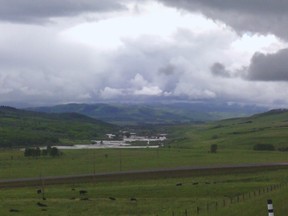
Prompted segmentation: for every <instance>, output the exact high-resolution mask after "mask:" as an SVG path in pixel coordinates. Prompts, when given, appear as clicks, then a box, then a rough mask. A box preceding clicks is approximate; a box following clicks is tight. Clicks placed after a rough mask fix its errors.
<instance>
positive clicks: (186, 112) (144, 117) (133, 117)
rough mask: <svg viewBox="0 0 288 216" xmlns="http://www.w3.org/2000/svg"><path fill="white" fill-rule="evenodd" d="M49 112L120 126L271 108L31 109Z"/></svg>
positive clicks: (87, 106) (121, 106)
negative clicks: (78, 116) (81, 116)
mask: <svg viewBox="0 0 288 216" xmlns="http://www.w3.org/2000/svg"><path fill="white" fill-rule="evenodd" d="M28 110H31V111H37V112H45V113H67V112H69V113H71V112H73V113H79V114H83V115H86V116H89V117H91V118H94V119H99V120H102V121H105V122H109V123H111V124H116V125H151V124H154V125H155V124H179V123H180V124H182V123H202V122H207V121H215V120H220V119H225V118H232V117H243V116H249V115H252V114H255V113H259V112H265V111H267V109H266V108H263V107H257V106H251V105H250V106H248V105H246V106H243V105H238V104H232V105H231V104H230V105H229V104H226V103H210V102H199V103H150V104H149V103H147V104H131V103H122V104H121V103H119V104H116V103H114V104H102V103H99V104H75V103H71V104H62V105H56V106H47V107H33V108H28Z"/></svg>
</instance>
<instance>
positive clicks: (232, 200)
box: [171, 183, 287, 216]
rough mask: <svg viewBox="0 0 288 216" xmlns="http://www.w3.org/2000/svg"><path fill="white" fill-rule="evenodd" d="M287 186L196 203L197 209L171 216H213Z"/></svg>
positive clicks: (268, 187)
mask: <svg viewBox="0 0 288 216" xmlns="http://www.w3.org/2000/svg"><path fill="white" fill-rule="evenodd" d="M286 186H287V183H281V184H273V185H269V186H267V187H263V188H258V189H256V190H254V191H251V192H248V193H243V194H238V195H236V196H231V197H225V198H223V199H219V200H216V201H209V202H202V203H198V204H197V203H196V207H195V206H194V207H193V208H187V209H181V210H173V211H172V212H171V216H195V215H202V214H209V215H213V212H215V211H217V210H219V209H221V208H226V207H228V206H231V205H234V204H237V203H240V202H244V201H247V200H251V199H254V198H256V197H259V196H262V195H264V194H268V193H271V192H273V191H275V190H279V189H281V188H283V187H286Z"/></svg>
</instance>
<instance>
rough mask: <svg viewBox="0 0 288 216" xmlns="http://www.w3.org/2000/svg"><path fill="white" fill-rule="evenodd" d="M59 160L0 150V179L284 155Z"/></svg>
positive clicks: (68, 155) (128, 152)
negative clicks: (29, 156) (25, 155)
mask: <svg viewBox="0 0 288 216" xmlns="http://www.w3.org/2000/svg"><path fill="white" fill-rule="evenodd" d="M63 152H64V155H63V156H61V157H56V158H51V157H39V158H25V157H24V153H23V151H20V150H2V151H0V169H1V179H11V178H25V177H39V176H59V175H61V176H62V175H73V174H89V173H94V172H95V173H101V172H112V171H127V170H143V169H156V168H175V167H179V166H181V167H183V166H204V165H205V166H207V165H217V164H218V165H220V164H241V163H267V162H285V161H288V154H287V152H279V151H273V152H267V151H251V150H237V151H233V150H227V149H226V150H219V151H218V153H216V154H215V153H214V154H213V153H209V152H208V150H201V149H200V150H195V149H193V148H192V149H182V148H180V149H176V148H170V149H169V148H160V149H98V150H84V149H83V150H65V151H63Z"/></svg>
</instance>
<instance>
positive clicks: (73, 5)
mask: <svg viewBox="0 0 288 216" xmlns="http://www.w3.org/2000/svg"><path fill="white" fill-rule="evenodd" d="M0 5H1V6H0V20H2V21H8V22H22V23H25V22H28V23H29V22H35V23H42V22H47V21H48V20H49V18H54V17H66V16H76V15H79V14H81V13H85V12H102V11H104V12H105V11H111V10H119V9H123V8H124V6H123V5H122V4H121V3H120V2H119V1H114V0H105V1H101V0H93V1H91V0H81V1H79V0H60V1H58V0H47V1H40V0H37V1H35V0H9V1H6V0H0Z"/></svg>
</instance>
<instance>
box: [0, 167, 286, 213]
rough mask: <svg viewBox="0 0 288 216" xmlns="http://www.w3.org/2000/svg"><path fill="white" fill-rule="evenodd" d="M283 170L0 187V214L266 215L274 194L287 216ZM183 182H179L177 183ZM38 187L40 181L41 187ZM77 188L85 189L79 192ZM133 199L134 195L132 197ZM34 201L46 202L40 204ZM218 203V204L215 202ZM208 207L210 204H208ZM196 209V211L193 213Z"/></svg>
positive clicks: (278, 206)
mask: <svg viewBox="0 0 288 216" xmlns="http://www.w3.org/2000/svg"><path fill="white" fill-rule="evenodd" d="M287 182H288V176H287V169H279V170H274V171H261V172H254V173H245V172H244V173H242V174H229V173H226V174H223V175H216V176H215V175H214V176H205V177H194V178H178V179H176V178H175V179H172V178H171V179H158V180H146V181H144V180H138V181H118V182H107V183H103V182H102V183H97V182H96V183H94V184H92V183H91V184H83V183H79V182H75V183H74V184H70V185H62V186H47V187H45V190H44V191H45V197H46V200H42V195H41V194H40V195H39V194H37V193H36V190H37V189H38V187H33V188H18V189H1V193H0V215H12V214H15V213H14V212H10V211H11V210H12V209H13V210H18V211H19V212H20V213H21V215H23V216H26V215H27V216H28V215H29V216H31V215H32V216H33V215H43V216H44V215H59V216H61V215H70V216H74V215H75V216H76V215H77V216H81V215H120V216H121V215H123V216H124V215H140V216H142V215H143V216H144V215H147V216H148V215H159V216H161V215H163V216H164V215H165V216H166V215H168V216H170V215H175V216H177V215H179V216H180V215H185V214H186V212H187V215H203V216H205V215H213V216H214V215H215V216H218V215H233V216H241V215H251V216H255V215H256V216H257V215H259V216H260V215H266V214H267V207H266V200H267V199H268V198H271V199H273V203H274V208H275V212H277V215H285V214H284V213H286V212H287V210H288V209H287V205H286V203H285V202H284V201H285V200H287V198H288V187H287V186H286V183H287ZM179 183H181V184H182V185H181V186H176V184H179ZM39 187H40V186H39ZM79 190H86V191H87V194H85V195H79ZM112 197H113V198H115V200H111V198H112ZM131 198H135V200H133V201H131ZM38 202H41V203H42V204H45V205H47V207H39V206H38V205H37V203H38ZM215 203H217V208H216V206H215ZM207 206H208V209H207ZM197 208H198V209H199V212H198V214H197Z"/></svg>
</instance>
